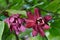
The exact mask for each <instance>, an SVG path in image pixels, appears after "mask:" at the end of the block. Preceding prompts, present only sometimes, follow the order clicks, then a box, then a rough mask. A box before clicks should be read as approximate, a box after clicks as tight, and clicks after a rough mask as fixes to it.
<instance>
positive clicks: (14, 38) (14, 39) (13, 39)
mask: <svg viewBox="0 0 60 40" xmlns="http://www.w3.org/2000/svg"><path fill="white" fill-rule="evenodd" d="M6 40H16V37H15V35H14V34H11V35H9V36H8V37H7V38H6Z"/></svg>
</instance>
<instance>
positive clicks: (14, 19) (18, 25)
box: [5, 14, 26, 35]
mask: <svg viewBox="0 0 60 40" xmlns="http://www.w3.org/2000/svg"><path fill="white" fill-rule="evenodd" d="M5 22H6V23H7V24H8V26H9V28H10V31H15V33H16V34H17V35H18V34H19V33H20V31H21V32H24V31H25V29H26V28H25V26H24V25H23V22H24V21H23V19H22V18H20V15H19V14H13V15H11V16H10V17H9V18H7V19H5Z"/></svg>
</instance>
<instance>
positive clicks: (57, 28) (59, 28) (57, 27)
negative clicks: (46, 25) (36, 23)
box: [49, 19, 60, 36]
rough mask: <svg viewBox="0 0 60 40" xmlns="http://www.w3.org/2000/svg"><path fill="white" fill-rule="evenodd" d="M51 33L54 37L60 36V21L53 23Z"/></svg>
mask: <svg viewBox="0 0 60 40" xmlns="http://www.w3.org/2000/svg"><path fill="white" fill-rule="evenodd" d="M49 32H50V33H51V35H53V36H59V35H60V20H58V19H57V20H55V21H54V22H53V23H51V29H50V30H49Z"/></svg>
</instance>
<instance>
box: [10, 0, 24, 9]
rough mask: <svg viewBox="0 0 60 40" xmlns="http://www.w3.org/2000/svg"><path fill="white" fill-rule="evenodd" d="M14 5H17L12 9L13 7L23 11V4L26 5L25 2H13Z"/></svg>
mask: <svg viewBox="0 0 60 40" xmlns="http://www.w3.org/2000/svg"><path fill="white" fill-rule="evenodd" d="M14 3H16V4H15V5H13V6H12V7H11V9H21V7H22V6H23V4H24V1H23V0H17V1H16V0H14V1H13V4H14Z"/></svg>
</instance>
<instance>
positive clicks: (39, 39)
mask: <svg viewBox="0 0 60 40" xmlns="http://www.w3.org/2000/svg"><path fill="white" fill-rule="evenodd" d="M30 40H43V39H42V37H41V36H40V35H37V36H35V37H30Z"/></svg>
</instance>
